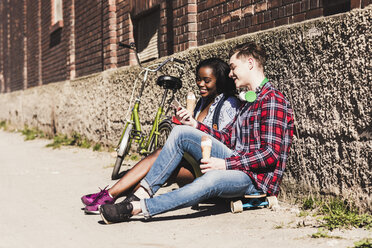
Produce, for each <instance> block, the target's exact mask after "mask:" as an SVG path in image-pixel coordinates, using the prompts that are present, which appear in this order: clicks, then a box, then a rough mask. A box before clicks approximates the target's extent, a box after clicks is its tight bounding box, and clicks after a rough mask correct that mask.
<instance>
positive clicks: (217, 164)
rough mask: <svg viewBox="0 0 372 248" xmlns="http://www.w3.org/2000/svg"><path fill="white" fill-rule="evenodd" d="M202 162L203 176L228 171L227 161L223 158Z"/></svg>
mask: <svg viewBox="0 0 372 248" xmlns="http://www.w3.org/2000/svg"><path fill="white" fill-rule="evenodd" d="M200 162H201V164H200V169H201V172H202V173H203V174H204V173H206V172H208V171H211V170H226V164H225V160H224V159H221V158H214V157H211V158H205V159H204V158H203V159H201V160H200Z"/></svg>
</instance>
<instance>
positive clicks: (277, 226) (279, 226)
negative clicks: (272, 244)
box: [274, 223, 284, 229]
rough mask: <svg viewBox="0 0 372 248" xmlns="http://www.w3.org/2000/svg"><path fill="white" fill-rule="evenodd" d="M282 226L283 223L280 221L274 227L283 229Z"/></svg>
mask: <svg viewBox="0 0 372 248" xmlns="http://www.w3.org/2000/svg"><path fill="white" fill-rule="evenodd" d="M282 228H284V224H283V223H280V224H278V225H275V226H274V229H282Z"/></svg>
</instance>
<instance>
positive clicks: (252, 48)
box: [82, 42, 293, 224]
mask: <svg viewBox="0 0 372 248" xmlns="http://www.w3.org/2000/svg"><path fill="white" fill-rule="evenodd" d="M265 57H266V54H265V52H264V50H263V49H262V48H261V47H259V46H258V45H257V44H255V43H253V42H249V43H245V44H242V45H238V46H236V47H235V48H233V49H232V50H231V52H230V60H229V65H228V64H226V63H225V62H223V61H222V60H220V59H207V60H204V61H202V62H201V63H200V64H199V65H198V66H197V68H196V83H197V85H198V87H199V92H200V95H201V99H200V101H201V103H200V104H197V107H196V109H195V111H194V113H190V112H189V111H187V110H186V109H185V108H182V107H180V108H178V109H177V111H176V117H177V119H178V120H179V121H180V122H181V124H182V125H178V126H175V127H174V128H173V130H172V132H171V134H170V135H169V137H168V139H167V141H166V143H165V145H164V147H163V148H162V149H158V150H156V151H155V152H153V153H152V154H151V155H149V156H148V157H146V158H144V159H143V160H141V161H140V162H139V163H138V164H136V165H135V166H134V167H133V168H132V169H131V170H130V171H129V172H128V173H126V174H125V175H124V176H123V177H122V178H121V179H120V180H119V181H118V182H117V183H116V184H115V185H114V186H113V187H111V188H110V189H108V190H106V189H104V190H101V192H99V193H96V194H91V195H86V196H83V197H82V201H83V203H84V204H85V205H86V207H85V212H86V213H100V214H101V217H102V219H103V220H104V221H105V223H107V224H109V223H116V222H123V221H127V220H129V219H130V218H131V216H133V215H138V214H140V213H142V214H143V216H144V217H145V218H146V219H148V218H151V217H152V216H154V215H157V214H160V213H164V212H167V211H170V210H175V209H179V208H184V207H189V206H193V205H195V204H197V203H199V202H202V201H204V200H206V199H209V198H214V197H222V198H233V197H240V196H243V195H245V194H254V193H265V194H267V195H277V194H278V192H279V185H280V182H281V180H282V177H283V173H284V169H285V166H286V162H287V158H288V156H289V149H290V146H291V142H292V136H293V113H292V108H291V106H290V103H289V102H288V100H287V99H286V98H285V97H284V96H283V94H282V93H281V92H279V91H278V90H277V89H275V88H274V87H273V85H272V84H271V83H270V81H269V80H268V79H267V78H266V77H265V75H264V66H265V61H266V58H265ZM236 88H242V89H245V90H248V91H249V92H248V93H247V94H245V96H246V97H245V99H243V101H240V100H238V99H237V98H236V97H235V93H236ZM243 95H244V94H243ZM252 95H253V96H252ZM220 101H224V102H223V104H222V107H221V110H220V115H219V118H218V130H217V129H215V128H212V119H213V113H214V110H215V109H216V107H217V105H218V103H219V102H220ZM206 134H207V135H209V136H210V138H211V140H212V150H211V157H210V158H207V159H202V152H201V146H200V144H201V137H202V136H205V135H206ZM185 152H187V153H188V154H190V155H191V156H192V157H193V158H194V159H195V160H196V161H200V169H201V172H202V176H200V177H198V178H196V176H195V172H194V171H193V169H192V166H191V165H189V164H188V163H187V162H186V161H185V160H184V159H183V155H184V153H185ZM167 182H171V183H173V182H177V183H178V185H179V186H180V188H179V189H177V190H174V191H171V192H168V193H165V194H161V195H156V196H155V193H156V192H157V191H158V189H159V188H160V187H161V186H162V185H164V184H165V183H167ZM120 196H126V198H125V199H124V200H123V201H122V202H119V203H116V204H114V203H115V200H116V199H117V198H118V197H120Z"/></svg>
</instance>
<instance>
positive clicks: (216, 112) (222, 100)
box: [212, 95, 227, 130]
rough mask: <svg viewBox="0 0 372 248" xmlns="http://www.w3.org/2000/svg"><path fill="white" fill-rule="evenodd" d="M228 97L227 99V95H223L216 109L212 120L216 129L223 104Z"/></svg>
mask: <svg viewBox="0 0 372 248" xmlns="http://www.w3.org/2000/svg"><path fill="white" fill-rule="evenodd" d="M226 99H227V96H225V95H223V96H222V98H221V100H220V101H219V102H218V104H217V106H216V108H215V109H214V113H213V120H212V127H213V129H214V130H218V119H219V117H220V112H221V108H222V105H223V103H224V102H225V101H226Z"/></svg>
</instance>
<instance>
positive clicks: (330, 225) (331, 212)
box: [302, 197, 372, 230]
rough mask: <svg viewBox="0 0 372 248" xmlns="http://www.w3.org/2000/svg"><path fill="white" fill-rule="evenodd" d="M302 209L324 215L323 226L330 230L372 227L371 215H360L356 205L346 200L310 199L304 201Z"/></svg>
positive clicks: (322, 218)
mask: <svg viewBox="0 0 372 248" xmlns="http://www.w3.org/2000/svg"><path fill="white" fill-rule="evenodd" d="M302 209H303V210H308V211H309V210H310V211H314V212H315V213H316V214H317V215H322V217H321V221H322V224H321V225H322V226H323V227H325V228H327V229H328V230H333V229H336V228H352V227H355V228H366V229H370V228H371V227H372V216H371V214H360V213H359V210H358V209H357V208H356V207H355V205H354V204H352V203H351V202H347V201H346V200H340V199H338V198H331V199H316V198H313V197H309V198H307V199H304V201H303V205H302Z"/></svg>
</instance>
